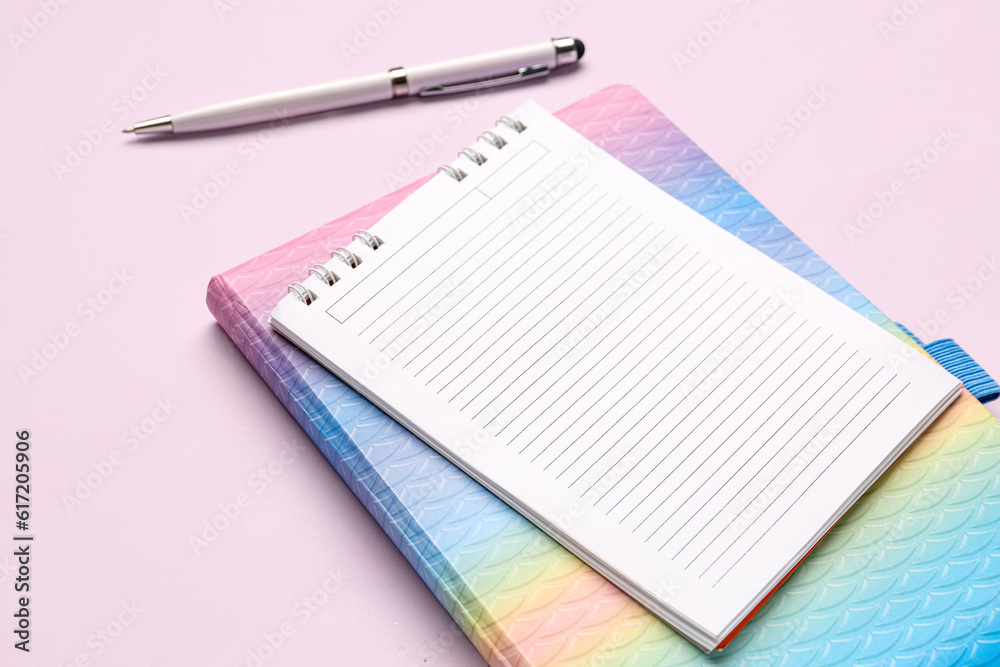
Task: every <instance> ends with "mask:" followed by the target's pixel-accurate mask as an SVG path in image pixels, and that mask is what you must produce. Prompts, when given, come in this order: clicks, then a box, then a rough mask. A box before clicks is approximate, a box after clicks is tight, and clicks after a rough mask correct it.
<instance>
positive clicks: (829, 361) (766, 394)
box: [271, 103, 960, 650]
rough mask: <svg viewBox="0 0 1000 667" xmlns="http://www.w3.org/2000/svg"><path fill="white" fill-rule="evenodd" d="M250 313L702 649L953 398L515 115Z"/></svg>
mask: <svg viewBox="0 0 1000 667" xmlns="http://www.w3.org/2000/svg"><path fill="white" fill-rule="evenodd" d="M271 323H272V325H273V326H274V327H275V328H276V329H277V330H278V331H279V332H281V333H282V334H283V335H285V336H286V337H288V338H289V339H290V340H292V341H293V342H294V343H296V344H297V345H299V346H300V347H302V348H303V349H304V350H305V351H306V352H308V353H309V354H310V355H312V356H313V357H315V358H316V359H317V360H318V361H320V362H321V363H322V364H324V365H325V366H326V367H328V368H329V369H330V370H331V371H333V372H334V373H336V374H337V375H338V376H340V377H341V378H343V379H344V381H345V382H347V383H348V384H350V385H351V386H352V387H354V388H355V389H356V390H357V391H358V392H360V393H361V394H363V395H364V396H366V397H367V398H369V399H370V400H371V401H372V402H374V403H375V404H377V405H378V406H379V407H381V408H382V409H383V410H385V411H386V412H387V413H388V414H390V415H391V416H393V417H394V418H395V419H396V420H397V421H399V422H400V423H401V424H403V425H404V426H406V427H407V428H408V429H410V430H411V431H412V432H413V433H415V434H416V435H418V436H419V437H421V438H422V439H423V440H425V441H426V442H427V443H428V444H430V445H431V446H432V447H434V448H436V449H437V450H438V451H440V452H441V453H442V454H443V455H444V456H446V457H447V458H449V459H450V460H451V461H453V462H454V463H455V464H456V465H458V466H459V467H461V468H462V469H463V470H465V471H466V472H468V473H469V474H470V475H471V476H472V477H474V478H475V479H476V480H477V481H479V482H480V483H482V484H483V485H484V486H486V487H487V488H489V489H490V490H492V491H493V492H494V493H496V494H497V495H498V496H500V497H501V498H502V499H504V500H505V501H506V502H507V503H508V504H510V505H511V506H512V507H514V508H515V509H517V510H518V511H519V512H521V513H522V514H523V515H525V516H526V517H528V518H529V519H530V520H531V521H533V522H534V523H535V524H537V525H538V526H539V527H540V528H542V529H543V530H545V531H546V532H547V533H549V534H550V535H552V536H553V537H554V538H555V539H556V540H558V541H559V542H561V543H562V544H564V545H565V546H566V547H567V548H569V549H570V550H571V551H573V552H574V553H576V554H577V555H578V556H580V558H582V559H583V560H585V561H587V562H588V563H590V564H591V565H592V566H593V567H594V568H595V569H597V570H598V571H600V572H601V573H602V574H604V575H605V576H606V577H607V578H608V579H610V580H612V581H613V582H614V583H616V584H617V585H618V586H620V587H621V588H622V589H623V590H625V591H626V592H628V593H629V594H630V595H632V596H633V597H634V598H636V599H637V600H638V601H640V602H641V603H642V604H644V605H645V606H646V607H647V608H649V609H650V610H651V611H652V612H653V613H655V614H656V615H658V616H660V617H661V618H662V619H663V620H665V621H666V622H668V623H669V624H671V625H672V626H673V627H675V628H676V629H677V630H678V631H680V632H681V633H682V634H684V635H685V636H687V637H688V638H689V639H690V640H691V641H693V642H694V643H695V644H697V645H698V646H699V647H701V648H702V649H704V650H710V649H713V648H715V647H717V646H718V645H719V644H720V643H721V642H722V641H723V640H724V639H725V638H726V637H727V635H729V634H730V633H731V632H732V631H733V629H734V628H736V627H737V626H738V625H739V624H740V623H741V622H742V621H743V620H744V619H745V618H746V616H747V615H748V614H749V613H750V612H751V611H752V610H753V609H754V608H755V607H756V605H757V604H758V603H759V602H760V601H761V600H762V599H764V597H765V596H766V595H767V594H768V593H769V592H770V591H771V590H772V589H773V588H774V586H775V585H776V584H777V583H778V582H779V581H781V580H782V578H783V577H784V576H785V575H786V574H787V573H788V572H789V571H790V570H791V569H792V568H793V567H794V566H795V564H796V563H798V562H799V560H801V558H802V557H803V556H804V555H805V554H806V553H807V552H808V551H809V549H811V548H812V546H813V545H814V544H815V543H816V542H817V541H818V540H819V539H820V537H822V535H823V534H824V533H825V532H826V531H827V530H828V529H829V528H830V527H831V526H832V525H833V523H834V522H835V521H836V520H837V519H838V518H839V517H840V516H841V515H842V514H843V513H844V511H846V509H847V508H848V507H850V505H851V504H852V503H853V502H854V501H855V500H856V499H857V498H858V497H859V496H860V495H861V494H862V493H863V492H864V490H865V489H867V488H868V487H869V486H870V485H871V483H872V482H873V481H874V480H875V479H876V478H877V477H878V476H879V475H880V474H881V473H882V472H883V471H884V470H885V469H886V468H887V467H888V465H889V464H890V463H891V462H892V461H893V460H894V459H895V458H896V457H897V456H898V455H899V453H900V452H902V450H903V449H904V448H905V447H906V446H907V445H908V444H909V443H910V442H911V441H912V440H913V439H914V438H915V437H916V436H917V435H918V434H919V433H920V432H921V431H922V430H923V428H924V427H925V426H926V425H927V424H929V423H930V422H931V421H932V420H933V419H934V418H935V417H936V416H937V415H938V414H940V412H941V411H942V410H943V409H944V408H945V407H946V406H947V405H948V404H949V403H950V402H951V401H952V400H953V399H954V398H955V397H956V396H957V395H958V393H959V390H960V384H959V382H958V381H957V380H956V379H955V378H953V377H952V376H951V375H949V374H948V373H946V372H945V371H943V370H942V369H941V368H940V367H938V366H937V365H936V364H934V363H933V362H931V361H930V360H928V359H926V358H924V357H923V356H921V355H920V354H919V353H916V352H914V351H913V350H912V348H909V347H908V346H906V345H904V344H903V343H901V342H900V341H899V340H897V339H896V338H894V337H893V336H891V335H889V334H888V333H887V332H885V331H884V330H882V329H881V328H879V327H878V326H876V325H875V324H873V323H871V322H870V321H868V320H866V319H865V318H863V317H861V316H860V315H858V314H856V313H855V312H853V311H852V310H850V309H849V308H847V307H846V306H844V305H843V304H841V303H839V302H837V301H836V300H834V299H833V298H832V297H830V296H828V295H827V294H825V293H824V292H822V291H821V290H819V289H818V288H816V287H814V286H813V285H811V284H810V283H808V282H807V281H805V280H803V279H802V278H800V277H798V276H797V275H795V274H793V273H792V272H790V271H788V270H786V269H785V268H783V267H782V266H780V265H779V264H777V263H776V262H774V261H773V260H771V259H769V258H767V257H765V256H764V255H763V254H761V253H759V252H758V251H756V250H754V249H753V248H751V247H750V246H747V245H745V244H744V243H743V242H742V241H739V240H738V239H736V238H735V237H733V236H731V235H730V234H728V233H726V232H725V231H723V230H721V229H720V228H718V227H717V226H715V225H714V224H712V223H711V222H709V221H708V220H706V219H704V218H702V217H701V216H700V215H699V214H697V213H695V212H694V211H692V210H691V209H689V208H687V207H686V206H684V205H683V204H681V203H679V202H677V201H676V200H674V199H673V198H671V197H670V196H668V195H666V194H664V193H663V192H662V191H660V190H659V189H657V188H656V187H654V186H653V185H651V184H650V183H649V182H648V181H646V180H645V179H643V178H642V177H640V176H638V175H637V174H635V173H633V172H632V171H630V170H629V169H628V168H626V167H624V166H623V165H622V164H620V163H619V162H617V161H616V160H615V159H614V158H612V157H610V156H609V155H607V154H606V153H604V152H603V151H601V150H600V149H599V148H597V147H596V146H594V145H593V144H592V143H590V142H589V141H587V140H586V139H584V138H582V137H581V136H579V135H578V134H576V133H575V132H574V131H573V130H571V129H569V128H568V127H567V126H565V125H563V124H562V123H561V122H560V121H558V120H556V119H555V118H553V117H552V116H550V115H549V114H547V113H546V112H545V111H544V110H542V109H541V108H540V107H538V106H537V105H534V104H531V103H528V104H525V105H523V106H522V107H521V108H519V109H518V110H517V111H516V112H515V113H514V114H512V117H511V118H505V119H504V120H503V121H502V122H500V123H498V124H497V126H496V127H495V128H494V129H493V130H492V131H491V132H488V133H485V134H484V135H483V137H481V138H480V139H479V140H478V141H477V142H476V144H475V145H474V146H472V147H471V148H470V149H469V150H468V151H467V152H466V154H465V156H463V157H461V158H460V159H459V160H458V161H456V162H455V163H453V164H452V165H449V166H448V168H446V170H445V171H444V172H443V173H440V174H439V175H438V176H436V177H435V178H433V179H432V180H430V181H429V182H428V183H427V184H425V185H424V186H423V187H421V188H420V189H419V190H417V191H416V192H414V193H413V194H412V195H411V196H410V197H408V198H407V199H406V200H405V201H404V202H403V203H401V204H400V205H399V206H398V207H397V208H396V209H394V210H393V211H392V212H390V213H389V214H387V215H386V216H385V217H384V218H383V219H382V220H381V221H380V222H379V223H378V224H377V225H375V226H374V227H372V228H371V229H370V230H368V231H367V232H365V233H362V234H359V235H357V236H356V240H355V241H354V242H353V243H352V244H351V245H350V246H349V247H347V248H342V249H338V251H337V252H336V253H334V256H333V258H332V259H331V260H330V261H329V262H327V263H326V264H324V265H318V266H317V267H316V269H315V270H313V271H312V272H311V274H310V276H309V277H307V278H304V279H303V281H302V282H301V284H296V285H295V286H294V288H293V289H292V290H291V293H290V294H289V295H288V296H287V297H286V298H285V299H283V300H282V301H281V302H280V303H279V304H278V306H277V307H276V308H275V309H274V311H273V313H272V315H271Z"/></svg>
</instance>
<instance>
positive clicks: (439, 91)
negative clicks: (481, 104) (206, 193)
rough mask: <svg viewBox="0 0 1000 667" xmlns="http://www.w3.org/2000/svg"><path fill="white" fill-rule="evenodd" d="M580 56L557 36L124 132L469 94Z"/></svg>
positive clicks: (248, 100) (205, 126)
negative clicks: (404, 98) (416, 98)
mask: <svg viewBox="0 0 1000 667" xmlns="http://www.w3.org/2000/svg"><path fill="white" fill-rule="evenodd" d="M581 56H583V42H581V41H580V40H578V39H574V38H572V37H559V38H556V39H552V40H549V41H547V42H542V43H541V44H533V45H531V46H522V47H519V48H516V49H506V50H504V51H494V52H492V53H485V54H483V55H479V56H471V57H468V58H456V59H454V60H445V61H444V62H439V63H434V64H431V65H420V66H417V67H393V68H392V69H390V70H389V71H387V72H381V73H379V74H370V75H368V76H358V77H354V78H351V79H343V80H341V81H332V82H330V83H321V84H317V85H315V86H305V87H303V88H293V89H291V90H284V91H281V92H277V93H268V94H265V95H255V96H253V97H244V98H243V99H239V100H233V101H231V102H222V103H220V104H213V105H210V106H207V107H201V108H200V109H194V110H193V111H185V112H183V113H178V114H173V115H170V116H160V117H159V118H153V119H150V120H144V121H140V122H138V123H136V124H135V125H132V126H130V127H127V128H125V129H124V130H122V131H123V132H126V133H135V134H147V133H168V134H169V133H174V134H179V133H182V132H204V131H207V130H221V129H223V128H227V127H237V126H240V125H252V124H254V123H262V122H266V121H271V120H275V119H277V118H291V117H293V116H304V115H306V114H312V113H320V112H323V111H330V110H333V109H342V108H344V107H351V106H357V105H360V104H369V103H371V102H381V101H384V100H391V99H396V98H398V97H412V96H417V97H429V96H432V95H444V94H447V93H460V92H468V91H474V90H480V89H483V88H491V87H493V86H501V85H505V84H508V83H517V82H520V81H527V80H529V79H535V78H538V77H541V76H545V75H547V74H549V73H550V72H552V71H553V70H555V69H558V68H560V67H565V66H566V65H572V64H573V63H575V62H577V61H579V60H580V58H581Z"/></svg>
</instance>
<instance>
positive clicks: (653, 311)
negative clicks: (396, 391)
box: [497, 245, 708, 441]
mask: <svg viewBox="0 0 1000 667" xmlns="http://www.w3.org/2000/svg"><path fill="white" fill-rule="evenodd" d="M686 249H687V246H686V245H685V246H683V247H682V248H681V249H680V250H678V251H677V252H676V253H674V255H673V256H672V257H671V258H670V259H668V260H667V261H666V262H664V264H663V265H664V266H666V265H667V264H669V263H670V262H672V261H673V260H674V259H675V258H677V257H679V256H680V255H681V254H682V253H683V252H684V250H686ZM697 256H698V255H697V253H695V254H694V255H691V257H690V258H688V260H687V261H686V262H684V264H682V265H681V266H680V268H678V269H677V270H676V271H674V272H673V273H672V274H671V275H670V276H668V277H667V278H666V280H664V281H663V283H662V285H661V286H660V288H661V289H662V288H663V287H665V286H666V285H667V283H669V282H670V281H671V280H673V278H674V277H675V276H676V275H677V274H679V273H680V272H681V271H683V270H684V268H685V267H687V265H688V264H690V263H691V262H692V261H694V259H695V258H696V257H697ZM704 266H708V262H706V263H705V265H704ZM704 266H703V267H702V268H704ZM699 271H700V269H699ZM696 275H698V271H696V272H695V273H693V274H691V275H690V276H688V278H687V279H686V280H685V281H684V282H683V283H681V285H680V286H679V287H678V288H677V289H676V290H674V291H673V292H671V293H669V294H668V295H667V297H666V298H665V299H664V300H663V301H662V302H661V303H660V304H659V305H658V306H655V307H653V308H649V309H648V310H649V312H648V313H647V314H646V316H645V317H644V318H642V320H640V321H639V322H638V323H637V324H636V325H635V326H634V327H632V329H631V330H629V332H628V333H627V334H625V336H623V337H622V340H623V341H624V340H627V339H628V337H629V336H631V335H632V334H633V333H635V331H636V330H637V329H638V328H639V327H640V326H642V325H643V324H645V323H646V321H647V320H648V319H649V318H650V317H652V316H653V315H654V314H655V313H656V312H657V311H658V310H659V309H660V308H662V307H663V306H665V305H666V303H667V301H669V300H670V299H672V298H673V297H674V296H676V294H677V293H678V291H679V290H681V289H682V288H683V287H684V286H685V285H687V284H688V283H689V282H690V281H691V280H692V279H693V278H694V277H695V276H696ZM692 296H694V294H691V295H689V296H688V297H687V298H686V299H685V300H684V301H682V302H681V304H680V305H684V303H686V302H687V300H688V299H690V298H691V297H692ZM643 305H644V304H642V303H639V304H637V305H636V307H635V308H633V309H632V312H631V313H629V314H628V315H626V316H625V317H624V318H622V323H624V322H625V321H626V320H627V319H628V318H629V317H631V316H632V315H633V314H634V313H635V312H636V310H638V309H639V308H640V307H641V306H643ZM678 307H679V306H678ZM672 315H673V314H672V313H667V315H666V316H664V318H663V319H662V320H660V322H659V323H658V324H657V325H656V326H654V327H653V328H652V329H650V331H649V332H648V333H647V334H646V335H645V336H643V337H642V340H640V341H639V342H638V343H637V344H636V345H634V346H633V349H635V348H638V347H639V346H640V345H642V344H643V343H644V342H645V341H646V339H648V338H649V337H650V336H651V335H653V333H655V332H656V330H657V329H658V328H659V327H660V326H661V325H662V324H663V323H664V322H666V321H667V320H668V319H669V318H670V317H671V316H672ZM585 321H586V318H584V319H583V320H582V321H581V323H580V324H578V325H577V327H579V326H580V325H581V324H582V323H583V322H585ZM618 326H620V324H618V325H615V327H614V328H613V329H612V330H611V331H610V332H609V335H608V336H605V339H607V338H608V337H610V334H611V333H614V331H616V330H617V329H618ZM595 328H596V327H595ZM574 329H575V327H574ZM554 349H555V346H553V347H551V348H549V350H547V351H546V353H545V354H548V353H549V352H551V351H552V350H554ZM615 351H616V348H615V347H613V346H612V347H609V348H608V351H607V352H605V353H604V355H603V356H602V357H601V358H600V359H598V360H597V361H595V362H594V363H593V364H591V366H590V368H588V369H587V370H586V371H584V372H583V374H582V375H580V377H578V378H577V379H576V380H575V381H574V382H573V384H571V385H570V386H569V388H568V389H567V391H568V390H569V389H572V388H573V387H575V386H576V385H577V383H578V382H580V381H581V380H583V379H584V378H585V377H587V374H588V373H590V372H591V371H592V370H594V369H595V368H596V367H597V366H598V365H600V363H601V362H602V361H604V360H605V359H607V358H608V356H609V355H610V354H611V353H612V352H615ZM544 356H545V355H542V357H543V358H544ZM588 356H589V353H588V354H586V355H583V356H581V357H580V358H579V359H577V360H576V361H575V362H573V364H572V365H571V366H570V368H569V369H568V370H567V373H568V371H569V370H572V369H573V368H575V367H576V364H578V363H580V362H581V361H583V360H584V359H586V358H587V357H588ZM642 361H643V359H642V358H640V359H639V360H638V361H637V362H636V366H638V364H640V363H641V362H642ZM557 363H558V360H557ZM632 368H633V369H634V368H635V366H633V367H632ZM614 369H615V366H612V367H611V368H609V369H608V370H607V371H606V372H605V373H604V375H603V376H601V378H600V379H599V380H597V381H596V382H593V383H592V384H593V386H597V385H598V384H600V382H601V381H602V380H603V379H604V378H605V377H607V376H608V374H609V373H611V371H612V370H614ZM546 372H547V371H546ZM543 376H544V373H543ZM563 376H565V374H564V375H563ZM539 379H540V378H539ZM560 379H561V377H557V378H556V379H554V380H553V381H552V382H551V383H550V384H549V386H548V387H546V388H545V389H544V390H543V391H542V393H541V396H544V395H545V394H547V393H548V392H549V390H551V389H552V387H554V386H555V385H556V383H557V382H559V380H560ZM536 382H537V379H536ZM532 384H534V383H532ZM529 389H530V386H529ZM585 395H586V393H583V394H580V395H579V396H577V398H576V399H575V400H574V401H573V403H571V404H570V405H569V407H568V408H567V410H569V409H571V408H572V407H573V406H574V405H576V403H577V401H579V400H580V399H581V398H583V397H584V396H585ZM546 412H547V410H546V411H542V412H540V413H539V414H537V415H535V417H534V418H533V419H532V420H531V421H530V422H528V424H527V425H526V426H525V427H524V428H522V429H521V430H520V431H519V432H518V433H517V435H515V436H514V437H513V438H512V439H511V441H513V440H516V439H517V438H518V437H519V436H520V435H521V434H522V433H524V431H525V430H527V429H528V428H530V427H531V425H532V424H534V423H535V421H537V420H538V419H539V418H540V417H541V416H542V415H544V414H546ZM556 420H558V417H557V418H556ZM513 421H514V420H512V421H511V422H509V423H508V424H506V425H505V426H504V428H507V426H509V425H510V424H512V423H513ZM554 421H555V420H554ZM550 425H551V424H550ZM546 428H548V427H546ZM544 430H545V429H543V431H544ZM502 431H503V429H500V431H497V434H498V435H499V433H500V432H502ZM557 439H558V438H557Z"/></svg>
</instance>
